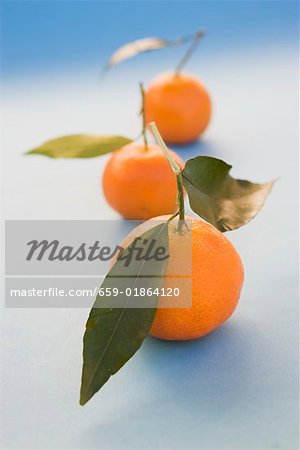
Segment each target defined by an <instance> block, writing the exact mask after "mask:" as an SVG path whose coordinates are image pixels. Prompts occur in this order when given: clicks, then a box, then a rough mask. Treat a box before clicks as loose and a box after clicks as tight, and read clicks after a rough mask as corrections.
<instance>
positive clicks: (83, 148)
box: [26, 134, 132, 158]
mask: <svg viewBox="0 0 300 450" xmlns="http://www.w3.org/2000/svg"><path fill="white" fill-rule="evenodd" d="M130 142H132V141H131V139H128V138H126V137H123V136H110V135H108V136H95V135H88V134H75V135H72V136H63V137H59V138H56V139H52V140H51V141H48V142H45V143H44V144H42V145H41V146H40V147H37V148H35V149H33V150H30V151H29V152H27V153H26V155H44V156H48V157H49V158H94V157H95V156H101V155H105V154H106V153H110V152H113V151H115V150H118V149H119V148H120V147H122V146H123V145H126V144H129V143H130Z"/></svg>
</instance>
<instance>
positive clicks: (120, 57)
mask: <svg viewBox="0 0 300 450" xmlns="http://www.w3.org/2000/svg"><path fill="white" fill-rule="evenodd" d="M203 34H204V32H203V31H202V30H198V31H197V32H196V33H193V34H190V35H187V36H183V37H181V38H179V39H174V40H173V41H170V40H167V39H161V38H156V37H147V38H144V39H138V40H136V41H133V42H129V43H127V44H125V45H122V47H119V48H118V49H117V50H116V51H115V52H114V53H113V55H112V56H111V57H110V59H109V60H108V62H107V63H106V64H105V66H104V70H107V69H110V68H111V67H113V66H116V65H117V64H119V63H121V62H123V61H125V60H127V59H130V58H132V57H133V56H136V55H138V54H139V53H144V52H149V51H153V50H159V49H162V48H165V47H176V46H178V45H183V44H185V43H186V42H190V41H191V40H195V39H196V37H197V36H199V35H201V37H202V35H203Z"/></svg>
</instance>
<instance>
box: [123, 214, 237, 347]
mask: <svg viewBox="0 0 300 450" xmlns="http://www.w3.org/2000/svg"><path fill="white" fill-rule="evenodd" d="M167 218H168V217H165V216H163V217H156V218H155V219H159V220H163V219H167ZM155 219H151V220H148V221H147V222H144V223H143V224H141V225H139V226H138V227H136V228H135V229H134V230H133V231H132V232H131V233H130V234H129V235H128V236H127V238H125V240H124V241H123V242H122V246H124V247H127V246H128V245H129V244H130V243H131V242H132V241H133V240H134V239H135V238H136V237H137V236H140V235H141V234H142V233H144V232H145V231H147V230H148V229H150V228H152V227H153V226H155ZM187 224H188V226H189V227H190V231H188V232H186V235H185V232H184V229H183V231H182V232H181V233H179V232H178V228H177V227H178V220H177V219H175V220H172V221H171V222H170V223H169V229H168V235H169V255H170V256H169V260H168V266H167V271H166V274H165V277H166V278H165V281H164V288H165V290H166V289H167V288H168V287H172V288H173V289H174V287H175V286H176V284H178V286H180V285H182V286H184V284H182V283H181V281H182V280H181V277H180V276H178V277H177V278H178V280H177V281H178V283H177V281H176V280H175V282H174V273H182V274H184V273H187V272H188V270H189V268H188V267H187V266H188V265H189V264H190V263H191V278H192V289H191V296H192V298H191V299H190V298H184V296H187V295H190V291H188V290H186V289H183V290H182V291H180V296H182V298H180V301H181V303H182V305H183V307H180V308H177V307H176V308H169V307H168V308H164V307H160V304H162V302H163V301H164V299H163V298H160V300H159V303H158V308H157V311H156V314H155V318H154V321H153V324H152V328H151V331H150V334H151V335H152V336H154V337H156V338H160V339H166V340H189V339H196V338H200V337H202V336H205V335H206V334H208V333H210V332H211V331H213V330H215V329H216V328H218V327H219V326H220V325H222V324H223V323H224V322H225V321H226V320H227V319H228V318H229V317H230V316H231V315H232V313H233V311H234V310H235V308H236V306H237V304H238V301H239V297H240V293H241V289H242V285H243V278H244V270H243V265H242V261H241V258H240V256H239V254H238V252H237V251H236V249H235V248H234V246H233V245H232V243H231V242H230V241H229V240H228V239H227V238H226V237H225V235H224V234H222V233H221V232H220V231H218V230H217V229H216V228H215V227H214V226H212V225H210V224H208V223H206V222H203V221H202V220H199V219H195V218H191V217H189V218H188V222H187ZM190 238H191V250H189V249H188V246H189V243H188V241H189V239H190ZM190 258H191V261H190V260H189V259H190ZM185 269H187V270H185ZM168 276H169V278H168ZM184 305H188V307H184Z"/></svg>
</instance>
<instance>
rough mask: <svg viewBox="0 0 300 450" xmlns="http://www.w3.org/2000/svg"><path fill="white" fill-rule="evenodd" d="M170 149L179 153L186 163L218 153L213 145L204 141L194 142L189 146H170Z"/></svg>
mask: <svg viewBox="0 0 300 450" xmlns="http://www.w3.org/2000/svg"><path fill="white" fill-rule="evenodd" d="M169 148H171V149H172V150H174V151H175V152H176V153H178V155H179V156H180V157H181V158H182V159H183V160H184V161H186V160H188V159H189V158H193V157H195V156H199V155H205V156H214V154H215V153H216V150H215V148H214V145H213V143H212V142H210V141H208V140H203V139H202V140H198V141H195V142H192V143H191V144H188V145H173V144H170V145H169Z"/></svg>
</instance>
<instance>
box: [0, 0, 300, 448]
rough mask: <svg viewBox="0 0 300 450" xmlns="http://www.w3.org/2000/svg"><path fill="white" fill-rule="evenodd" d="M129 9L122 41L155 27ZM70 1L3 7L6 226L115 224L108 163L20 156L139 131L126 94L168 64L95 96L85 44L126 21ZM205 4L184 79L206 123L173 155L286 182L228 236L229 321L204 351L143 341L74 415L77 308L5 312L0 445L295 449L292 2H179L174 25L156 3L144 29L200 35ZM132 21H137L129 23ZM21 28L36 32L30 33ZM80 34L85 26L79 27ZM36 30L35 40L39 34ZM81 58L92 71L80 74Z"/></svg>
mask: <svg viewBox="0 0 300 450" xmlns="http://www.w3.org/2000/svg"><path fill="white" fill-rule="evenodd" d="M126 3H127V14H128V17H127V19H128V20H131V21H132V23H135V25H134V26H139V28H137V29H136V30H137V31H136V33H134V30H133V29H132V28H131V26H128V29H127V28H126V27H124V28H123V30H124V36H125V34H126V38H127V37H128V38H132V37H137V36H138V37H139V36H142V35H143V34H144V32H143V30H145V31H146V32H145V34H147V33H148V32H150V30H152V29H153V28H152V24H151V26H150V23H148V22H147V21H144V22H143V24H142V23H141V17H143V14H146V13H147V14H148V11H149V10H151V11H153V8H154V6H153V5H147V7H144V9H143V8H142V5H141V4H138V3H135V2H133V3H132V4H128V2H126ZM67 4H68V2H64V3H54V2H53V3H51V4H49V3H48V4H47V5H43V4H42V3H36V4H35V6H34V5H33V4H30V3H11V4H6V5H5V15H6V17H7V18H8V22H7V23H6V25H5V29H4V37H5V39H4V44H5V43H6V44H5V49H6V50H5V51H6V55H4V62H5V65H6V67H4V72H5V73H4V75H5V85H4V86H5V90H4V95H3V105H4V114H3V125H4V126H3V128H4V133H3V148H4V149H5V152H4V153H5V164H6V170H5V217H6V218H8V219H18V218H19V219H34V218H39V219H82V218H84V219H88V218H90V219H101V218H110V219H111V218H117V217H118V216H117V214H115V213H114V212H113V211H112V210H111V209H110V208H109V207H108V205H107V204H106V203H105V201H104V198H103V195H102V194H101V191H100V187H99V177H100V173H101V172H102V170H103V166H104V163H105V160H106V158H102V159H94V160H88V161H52V160H48V159H43V158H39V157H36V158H23V157H22V153H23V152H24V151H25V150H27V149H28V148H31V147H33V146H35V145H37V144H39V143H40V142H42V141H44V140H46V139H48V138H50V137H53V136H56V135H60V134H66V133H73V132H81V131H88V132H91V133H97V132H107V133H108V132H116V131H117V132H119V133H124V134H128V135H130V136H135V135H137V134H138V132H139V126H140V125H139V121H138V118H137V117H136V113H137V111H138V109H139V98H138V89H137V83H138V81H139V80H141V79H143V80H145V82H147V81H148V80H149V79H150V78H151V77H152V76H153V74H154V73H156V72H157V70H158V66H159V70H161V69H165V68H167V67H168V66H169V65H170V61H172V60H173V57H174V59H175V56H173V55H174V53H172V52H171V51H170V52H169V53H168V57H167V58H166V61H164V60H162V57H161V56H159V57H158V56H155V55H151V57H150V60H151V63H152V64H153V65H152V66H151V63H150V62H147V65H144V64H143V62H145V61H148V60H147V58H146V57H144V58H142V60H140V62H138V61H136V62H135V63H134V65H133V66H131V64H130V63H126V64H124V65H123V67H121V66H120V67H119V68H117V69H116V70H115V71H114V72H113V73H111V75H110V77H109V78H108V79H107V80H106V81H105V84H104V85H102V86H99V79H98V77H97V75H98V74H97V71H96V70H95V67H96V65H97V63H95V57H96V53H97V51H96V46H93V47H91V48H90V46H89V43H90V42H91V41H93V42H94V40H95V36H96V37H97V36H100V37H101V36H102V34H101V33H102V32H103V33H104V31H105V35H106V36H108V33H110V34H109V39H108V38H107V42H109V44H108V45H109V46H111V48H113V47H115V46H116V45H118V44H119V43H120V42H122V36H121V34H120V33H121V32H120V27H117V26H115V24H114V23H113V21H112V17H115V18H116V20H117V19H118V20H121V17H120V16H121V15H120V13H118V12H116V13H113V7H112V6H108V5H106V6H103V4H102V3H101V4H100V3H88V4H87V6H86V7H85V8H83V7H82V5H81V6H80V5H77V4H76V5H74V4H72V8H71V9H70V6H69V5H67ZM154 4H155V2H154ZM128 5H129V6H128ZM73 6H74V8H73ZM217 6H218V7H217ZM102 7H105V8H109V9H110V16H109V17H110V19H109V20H107V22H104V23H103V22H102V23H101V26H99V28H96V27H95V26H94V27H91V31H90V30H89V26H88V25H87V22H89V21H91V22H92V23H95V21H96V16H94V14H93V13H92V12H93V11H94V10H95V9H97V8H102ZM131 8H132V9H131ZM201 8H202V9H201ZM200 9H201V18H200V19H201V20H200V24H203V25H205V26H206V27H207V28H209V30H210V35H211V37H209V36H208V37H207V43H205V45H204V43H203V47H202V48H203V51H202V50H201V52H199V54H198V56H196V57H195V59H194V60H193V61H192V62H191V64H190V68H191V70H193V71H194V72H195V73H196V74H199V75H200V76H201V77H202V79H203V80H204V82H205V84H206V85H207V86H208V87H209V89H210V92H211V93H212V95H213V99H214V118H213V122H212V125H211V127H210V129H209V130H208V132H207V134H206V135H205V137H204V139H203V141H202V142H201V143H196V144H194V145H193V146H190V147H188V148H186V149H177V150H178V151H179V153H180V154H181V155H182V157H183V158H184V159H187V158H189V157H191V156H193V155H196V154H199V153H200V154H209V155H213V156H217V157H221V158H223V159H225V160H226V161H227V162H229V163H231V164H232V165H233V167H234V171H233V175H234V176H236V177H240V178H249V179H251V180H253V181H265V180H268V179H271V178H275V177H277V176H280V177H281V178H280V180H279V181H278V182H277V184H276V186H275V188H274V191H273V193H272V195H271V196H270V198H269V199H268V201H267V203H266V205H265V207H264V209H263V211H262V212H261V213H260V214H259V216H258V217H257V218H256V219H255V220H254V221H253V222H252V223H250V224H249V225H247V226H246V227H244V228H242V229H240V230H237V231H235V232H233V233H231V234H228V237H229V239H231V240H232V242H233V243H234V245H235V246H236V247H237V249H238V250H239V252H240V254H241V256H242V259H243V262H244V266H245V273H246V278H245V285H244V289H243V293H242V297H241V301H240V304H239V307H238V309H237V311H236V313H235V314H234V316H233V317H232V319H231V320H230V321H228V323H227V324H226V325H225V326H223V327H222V328H220V329H219V330H217V331H216V332H215V333H213V334H211V335H209V336H207V337H205V338H203V339H201V340H199V341H194V342H186V343H168V342H160V341H158V340H155V339H151V338H149V339H147V341H146V342H145V344H144V345H143V347H142V349H141V350H140V351H139V352H138V353H137V354H136V355H135V357H134V358H133V359H132V360H131V361H130V362H129V363H128V364H127V365H126V366H125V367H124V368H123V369H122V371H120V373H118V374H117V375H115V376H114V377H113V378H112V379H111V380H110V381H109V382H108V383H107V384H106V385H105V386H104V388H103V390H102V391H101V392H100V393H99V394H98V395H96V396H95V397H94V398H93V400H92V401H91V402H89V403H88V404H87V405H86V406H85V407H84V408H82V407H80V406H79V405H78V395H79V382H80V372H81V351H82V334H83V330H84V325H85V321H86V317H87V314H88V311H86V310H64V309H60V310H42V309H40V310H4V311H3V318H4V320H3V327H2V328H3V343H4V344H3V347H4V350H3V352H2V353H3V355H2V362H3V367H4V371H3V377H2V389H3V391H4V408H3V412H4V433H3V448H4V449H9V448H14V449H20V450H23V449H30V450H31V449H36V450H40V449H51V450H52V449H61V450H67V449H70V450H73V449H76V448H80V449H84V450H89V449H94V448H95V449H103V450H106V449H110V450H123V449H124V450H125V449H138V450H144V449H146V450H148V449H149V450H150V449H154V448H157V449H161V450H169V449H170V450H171V449H178V450H179V449H180V450H182V449H203V450H219V449H224V450H225V449H226V450H227V449H230V450H241V449H247V450H254V449H255V450H261V449H262V450H265V449H281V450H295V449H296V448H297V424H298V408H297V398H298V358H297V348H298V308H297V300H298V299H297V294H298V271H297V267H298V260H297V256H298V255H297V241H298V218H297V214H296V211H297V210H298V206H297V192H298V170H297V164H296V163H297V158H298V155H297V152H298V133H297V130H298V123H297V106H298V104H297V98H296V91H297V83H298V79H297V53H296V51H295V50H296V47H297V44H296V42H295V40H294V37H295V35H294V32H295V24H296V14H295V4H294V3H290V2H285V3H283V2H272V3H271V2H261V3H252V2H251V3H247V4H245V5H244V4H242V3H236V2H230V3H229V2H218V3H214V4H210V5H208V4H206V3H201V4H200V3H199V4H198V3H193V4H192V3H189V7H188V8H184V10H185V12H184V13H183V6H182V5H180V3H179V4H178V5H177V7H176V9H175V10H174V11H173V14H172V15H169V14H167V10H168V8H167V6H166V5H165V4H164V6H162V7H161V8H160V11H161V14H162V18H163V19H164V21H163V20H162V19H161V21H156V22H154V30H155V32H156V31H157V33H155V34H161V32H162V31H163V29H164V27H165V26H167V30H166V33H165V35H168V34H169V33H168V32H167V31H168V30H171V27H172V23H173V21H174V23H175V22H176V24H177V25H176V27H177V28H178V31H179V34H185V33H186V32H187V31H189V29H194V28H197V26H198V23H199V18H198V17H196V14H195V12H194V13H193V11H194V10H195V11H196V10H197V11H198V12H199V11H200ZM62 10H63V11H64V13H63V14H62V15H61V14H60V13H61V11H62ZM133 10H134V11H135V14H136V16H134V15H133V16H132V17H131V18H130V11H133ZM33 11H35V14H36V15H33ZM49 11H50V12H49ZM51 11H52V12H51ZM55 11H56V12H55ZM124 11H125V8H124ZM137 11H139V15H138V13H137ZM143 11H144V13H143ZM234 11H236V15H234V16H233V12H234ZM58 12H59V13H58ZM202 12H203V14H202ZM224 14H226V16H224ZM53 15H55V17H56V20H57V21H58V25H57V28H55V29H56V30H57V36H58V38H57V41H56V40H55V42H54V43H53V41H52V40H50V38H49V29H50V28H51V27H52V25H51V24H52V23H53V20H54V19H53ZM28 17H31V26H29V24H28V26H27V24H26V21H28ZM41 17H44V19H43V21H42V23H40V22H39V20H40V19H41ZM76 17H77V18H76ZM179 17H181V18H182V23H180V22H179V21H178V20H179V19H178V18H179ZM16 18H17V19H18V21H19V22H18V23H19V25H20V28H18V30H17V29H15V31H14V30H13V29H12V28H11V26H10V25H9V24H12V23H13V20H16ZM122 18H123V16H122ZM226 18H227V20H226ZM23 19H24V20H23ZM25 19H26V20H25ZM79 23H82V27H83V26H85V28H84V29H83V28H79V29H78V27H77V25H78V24H79ZM207 23H208V25H207ZM47 24H48V25H47ZM218 25H220V26H218ZM132 26H133V25H132ZM64 27H65V31H69V30H70V31H72V33H71V35H70V36H72V38H71V37H70V39H69V38H68V37H67V38H65V39H63V40H61V39H59V35H60V33H62V30H63V28H64ZM143 27H144V28H143ZM211 27H212V29H213V32H211ZM39 29H42V30H44V34H43V35H42V37H41V33H38V30H39ZM74 30H78V41H76V40H75V41H74V47H72V52H71V53H69V50H70V48H71V42H73V40H74V39H75V37H76V35H77V32H76V33H75V32H74ZM109 30H111V31H109ZM125 30H127V31H125ZM249 30H252V35H249ZM287 30H288V31H287ZM89 31H90V32H89ZM235 33H238V38H236V37H235ZM170 34H171V35H173V36H175V35H177V32H176V33H175V32H174V31H173V30H172V33H170ZM254 34H255V39H254V36H253V35H254ZM67 35H68V33H67ZM136 35H137V36H136ZM64 36H65V34H64ZM226 36H227V40H226V44H225V42H224V41H223V37H226ZM251 36H252V37H253V39H252V38H251ZM280 36H282V38H281V37H280ZM293 36H294V37H293ZM38 37H39V38H38ZM50 41H51V42H50ZM254 41H255V42H254ZM245 42H247V43H248V44H249V45H248V47H247V49H245V48H244V47H243V45H242V44H243V43H245ZM213 43H214V44H213ZM54 44H55V45H54ZM75 44H78V45H75ZM86 46H88V47H89V48H88V50H87V54H86V55H83V53H84V49H85V48H86ZM105 47H106V49H107V48H110V47H107V46H106V45H105ZM42 48H44V49H45V54H43V52H42V50H41V49H42ZM59 48H61V52H60V51H59ZM213 48H215V52H216V53H212V50H213ZM47 49H48V50H47ZM51 49H52V50H51ZM46 50H47V51H46ZM246 50H247V51H246ZM105 51H106V50H105ZM57 52H58V53H57ZM202 52H203V53H202ZM8 53H9V54H8ZM76 53H77V54H78V58H80V60H81V61H83V63H82V64H79V65H77V70H76V71H74V70H70V69H68V70H67V69H66V71H65V72H61V73H60V72H59V69H60V68H59V66H60V62H61V61H62V60H64V55H67V56H68V61H67V62H66V61H64V62H66V66H68V64H70V65H71V66H72V67H74V66H73V64H75V60H76V57H75V54H76ZM179 53H180V52H179ZM179 53H177V54H179ZM22 55H23V56H22ZM105 57H106V55H105ZM85 58H86V59H85ZM101 58H102V59H103V60H104V59H105V58H104V56H103V55H102V57H101ZM101 58H100V59H101ZM156 58H157V59H156ZM88 61H91V67H89V66H88V67H86V64H87V62H88ZM157 61H159V63H158V62H157ZM39 62H40V63H41V64H42V66H43V70H42V71H41V72H40V71H39V70H38V66H39ZM154 62H155V63H154ZM67 63H68V64H67ZM133 67H134V69H133ZM22 71H23V72H22ZM29 72H33V75H32V77H30V76H29V75H28V74H29ZM56 72H57V73H56ZM22 73H24V74H27V75H26V78H24V79H23V77H22ZM54 73H56V75H55V77H54ZM20 75H21V76H20ZM11 78H13V80H12V79H11Z"/></svg>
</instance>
